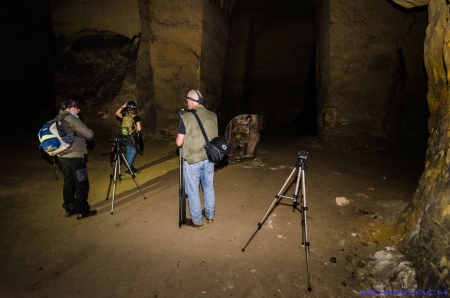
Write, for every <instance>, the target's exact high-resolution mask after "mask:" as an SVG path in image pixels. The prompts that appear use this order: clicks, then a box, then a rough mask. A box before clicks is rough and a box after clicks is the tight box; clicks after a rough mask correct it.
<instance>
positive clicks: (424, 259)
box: [399, 0, 450, 289]
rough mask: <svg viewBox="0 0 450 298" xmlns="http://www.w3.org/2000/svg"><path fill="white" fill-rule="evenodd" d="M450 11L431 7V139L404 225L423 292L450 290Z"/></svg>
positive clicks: (440, 4) (439, 1)
mask: <svg viewBox="0 0 450 298" xmlns="http://www.w3.org/2000/svg"><path fill="white" fill-rule="evenodd" d="M409 2H414V1H409ZM421 2H422V3H423V1H417V5H420V3H421ZM449 8H450V4H449V3H448V2H447V1H445V0H431V1H430V2H429V5H428V19H429V24H428V27H427V29H426V39H425V52H424V61H425V66H426V70H427V74H428V93H427V101H428V107H429V109H430V118H429V122H428V131H429V133H430V137H429V140H428V149H427V152H426V163H425V170H424V173H423V174H422V176H421V178H420V180H419V186H418V188H417V190H416V192H415V193H414V196H413V200H412V202H411V204H410V205H409V207H408V208H407V209H406V210H405V212H404V214H403V216H402V217H401V218H400V220H399V231H400V233H402V235H403V241H402V243H403V249H404V250H405V251H406V253H407V255H408V256H409V258H410V259H411V260H414V263H415V268H416V270H417V272H418V280H419V285H420V287H421V288H424V289H425V288H436V289H438V288H439V289H448V287H449V286H450V277H449V268H450V263H449V260H450V250H449V239H450V179H449V169H450V150H449V149H450V148H449V140H450V138H449V137H450V135H449V125H450V118H449V115H450V113H449V112H450V109H449V93H448V88H449V72H448V69H449V67H450V47H449V44H448V41H449V36H450V35H449V34H450V29H449V27H448V25H449V23H448V11H449Z"/></svg>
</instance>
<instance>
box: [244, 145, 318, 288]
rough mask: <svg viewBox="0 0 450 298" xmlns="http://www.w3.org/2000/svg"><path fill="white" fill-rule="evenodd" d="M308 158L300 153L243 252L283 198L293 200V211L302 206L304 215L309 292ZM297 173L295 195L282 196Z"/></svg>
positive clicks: (303, 228)
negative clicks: (306, 187)
mask: <svg viewBox="0 0 450 298" xmlns="http://www.w3.org/2000/svg"><path fill="white" fill-rule="evenodd" d="M307 156H308V152H306V151H299V152H298V160H297V164H296V165H295V168H294V170H293V171H292V173H291V175H289V177H288V178H287V180H286V182H285V183H284V185H283V187H282V188H281V190H280V192H278V194H277V195H276V196H275V200H274V201H273V202H272V205H270V207H269V209H268V210H267V212H266V214H265V215H264V217H263V218H262V220H261V221H260V222H259V223H258V228H257V229H256V231H255V232H254V233H253V235H252V236H251V237H250V239H249V240H248V242H247V244H246V245H245V246H244V248H243V249H242V251H245V248H246V247H247V245H248V244H249V243H250V241H251V240H252V239H253V237H255V235H256V233H257V232H258V230H259V229H261V226H262V225H263V224H264V222H265V221H266V219H267V217H268V216H269V214H270V213H271V212H272V210H273V208H274V207H275V205H277V204H278V203H279V202H280V200H281V199H282V198H286V199H291V200H293V203H292V207H293V211H295V209H297V206H298V205H301V210H300V212H301V214H302V219H301V224H302V245H303V246H304V247H305V252H306V273H307V275H308V291H312V288H311V282H310V273H309V242H308V232H307V226H306V211H307V210H308V207H306V189H305V170H306V165H305V160H306V158H307ZM295 172H298V173H297V184H296V185H295V192H294V195H293V196H292V197H286V196H283V195H282V194H284V189H285V187H286V185H287V184H288V182H289V181H290V180H291V178H292V176H293V175H294V173H295ZM300 180H301V189H302V194H301V197H300V203H298V202H297V199H298V190H299V188H300Z"/></svg>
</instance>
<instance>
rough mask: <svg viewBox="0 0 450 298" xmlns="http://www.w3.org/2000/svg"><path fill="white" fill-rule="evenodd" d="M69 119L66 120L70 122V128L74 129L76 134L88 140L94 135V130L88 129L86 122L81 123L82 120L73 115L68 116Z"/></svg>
mask: <svg viewBox="0 0 450 298" xmlns="http://www.w3.org/2000/svg"><path fill="white" fill-rule="evenodd" d="M67 118H69V117H67ZM69 119H70V120H69ZM69 119H68V120H69V121H70V124H71V125H72V128H73V129H74V130H75V131H76V133H77V135H80V136H82V137H84V138H86V139H87V140H88V141H90V140H91V139H92V138H93V137H94V132H93V131H92V129H89V128H88V127H87V126H86V124H84V123H83V121H81V120H80V119H77V118H75V117H70V118H69Z"/></svg>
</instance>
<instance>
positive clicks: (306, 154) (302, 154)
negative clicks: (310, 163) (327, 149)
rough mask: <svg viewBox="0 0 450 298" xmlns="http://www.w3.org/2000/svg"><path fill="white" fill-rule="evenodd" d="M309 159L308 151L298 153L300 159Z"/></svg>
mask: <svg viewBox="0 0 450 298" xmlns="http://www.w3.org/2000/svg"><path fill="white" fill-rule="evenodd" d="M307 157H308V152H307V151H299V152H298V158H301V159H303V160H306V158H307Z"/></svg>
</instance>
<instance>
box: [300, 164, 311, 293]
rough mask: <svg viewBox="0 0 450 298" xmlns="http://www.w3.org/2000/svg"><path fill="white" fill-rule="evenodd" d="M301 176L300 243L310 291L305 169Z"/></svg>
mask: <svg viewBox="0 0 450 298" xmlns="http://www.w3.org/2000/svg"><path fill="white" fill-rule="evenodd" d="M301 176H302V200H301V204H302V245H304V246H305V253H306V274H307V276H308V291H312V288H311V280H310V272H309V242H308V230H307V224H306V211H307V210H308V207H307V206H306V188H305V170H304V169H302V171H301Z"/></svg>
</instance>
